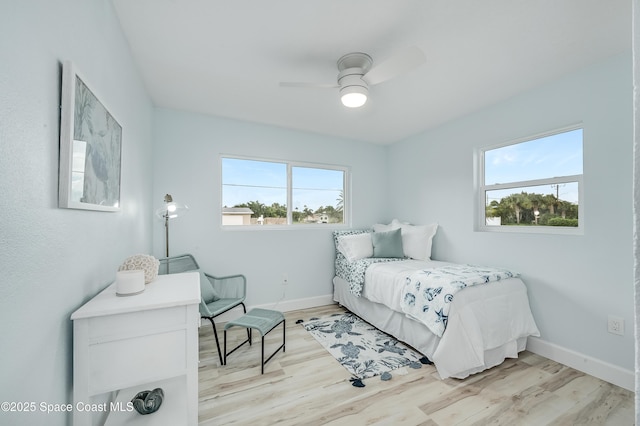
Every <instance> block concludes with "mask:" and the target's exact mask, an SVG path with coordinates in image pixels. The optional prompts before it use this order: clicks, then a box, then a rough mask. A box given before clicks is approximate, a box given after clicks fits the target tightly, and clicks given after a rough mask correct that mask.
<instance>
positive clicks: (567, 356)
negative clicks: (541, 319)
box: [527, 337, 635, 392]
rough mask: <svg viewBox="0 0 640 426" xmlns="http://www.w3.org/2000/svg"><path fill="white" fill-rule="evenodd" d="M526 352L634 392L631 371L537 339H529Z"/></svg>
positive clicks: (632, 373)
mask: <svg viewBox="0 0 640 426" xmlns="http://www.w3.org/2000/svg"><path fill="white" fill-rule="evenodd" d="M527 350H528V351H530V352H533V353H535V354H538V355H540V356H543V357H545V358H549V359H551V360H553V361H556V362H559V363H561V364H564V365H566V366H568V367H571V368H575V369H576V370H578V371H582V372H583V373H587V374H589V375H591V376H594V377H597V378H598V379H601V380H605V381H607V382H609V383H613V384H614V385H616V386H620V387H621V388H625V389H627V390H630V391H632V392H633V391H634V390H635V374H634V372H633V371H631V370H626V369H624V368H621V367H618V366H617V365H613V364H610V363H608V362H605V361H602V360H599V359H596V358H593V357H590V356H587V355H584V354H581V353H578V352H575V351H572V350H570V349H567V348H563V347H562V346H558V345H556V344H554V343H550V342H547V341H545V340H542V339H540V338H537V337H529V339H528V340H527Z"/></svg>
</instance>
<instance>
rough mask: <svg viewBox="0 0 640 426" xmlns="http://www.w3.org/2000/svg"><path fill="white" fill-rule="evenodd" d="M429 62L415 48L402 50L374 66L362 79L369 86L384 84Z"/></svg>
mask: <svg viewBox="0 0 640 426" xmlns="http://www.w3.org/2000/svg"><path fill="white" fill-rule="evenodd" d="M426 60H427V57H426V55H425V54H424V52H423V51H422V50H420V49H419V48H417V47H415V46H413V47H409V48H407V49H404V50H401V51H399V52H397V53H395V54H394V55H392V56H391V57H390V58H388V59H387V60H385V61H383V62H381V63H380V64H378V65H374V66H373V68H371V70H369V72H368V73H366V74H365V75H364V76H363V77H362V79H363V80H364V81H365V82H367V84H369V85H374V84H378V83H382V82H383V81H387V80H389V79H392V78H393V77H395V76H397V75H400V74H403V73H405V72H407V71H409V70H412V69H413V68H416V67H418V66H420V65H422V64H423V63H425V62H426Z"/></svg>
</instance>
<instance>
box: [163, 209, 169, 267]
mask: <svg viewBox="0 0 640 426" xmlns="http://www.w3.org/2000/svg"><path fill="white" fill-rule="evenodd" d="M164 240H165V245H166V250H165V251H166V257H169V213H165V214H164Z"/></svg>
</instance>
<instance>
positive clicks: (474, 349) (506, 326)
mask: <svg viewBox="0 0 640 426" xmlns="http://www.w3.org/2000/svg"><path fill="white" fill-rule="evenodd" d="M376 228H377V229H376ZM436 229H437V225H428V226H422V227H417V226H415V227H414V226H412V225H408V224H402V223H400V222H398V221H395V220H394V222H392V223H391V224H389V225H375V226H374V228H373V229H360V230H338V231H334V233H333V236H334V243H335V246H336V258H335V267H336V273H335V277H334V279H333V284H334V294H333V297H334V300H335V301H336V302H338V303H339V304H340V305H342V306H344V307H345V308H347V309H348V310H349V311H351V312H353V313H354V314H356V315H357V316H359V317H360V318H362V319H363V320H365V321H367V322H369V323H370V324H372V325H373V326H375V327H377V328H378V329H380V330H382V331H384V332H386V333H388V334H390V335H392V336H394V337H396V338H397V339H399V340H400V341H403V342H405V343H407V344H409V345H410V346H412V347H413V348H414V349H416V350H418V351H419V352H421V353H422V354H423V355H425V356H426V357H427V358H429V359H430V360H431V361H433V363H434V364H435V367H436V369H437V371H438V374H439V375H440V377H441V378H442V379H445V378H448V377H453V378H458V379H463V378H465V377H467V376H469V375H471V374H475V373H478V372H480V371H483V370H486V369H488V368H491V367H493V366H496V365H499V364H501V363H502V362H503V361H504V360H505V359H506V358H517V356H518V353H519V352H521V351H523V350H524V349H525V347H526V343H527V337H528V336H539V335H540V333H539V331H538V328H537V326H536V323H535V321H534V319H533V316H532V314H531V309H530V307H529V299H528V297H527V289H526V287H525V285H524V283H523V281H522V280H521V279H520V277H519V276H518V275H517V274H515V273H511V272H509V271H506V270H499V271H501V272H500V273H502V272H504V273H506V275H502V276H499V277H497V278H496V279H492V280H486V282H482V283H476V284H474V285H467V284H464V285H460V284H459V283H458V284H456V285H457V286H458V287H460V289H459V290H456V292H455V293H453V295H451V294H448V295H447V296H451V297H449V298H448V300H447V301H446V302H442V303H445V304H446V305H447V312H446V315H445V316H443V314H442V312H441V311H442V308H440V310H438V309H431V311H437V312H438V315H439V316H436V317H435V318H436V320H435V322H442V323H443V324H435V325H438V326H440V327H442V330H438V329H437V328H434V324H431V323H430V322H429V321H430V320H428V319H425V318H422V317H420V313H419V312H417V311H416V309H415V307H416V306H418V307H421V306H422V304H421V303H414V304H413V305H412V304H411V302H412V297H413V294H412V292H413V293H416V294H418V292H414V291H413V289H414V287H415V288H419V287H420V284H421V283H420V281H421V282H422V286H423V288H422V291H421V292H420V293H423V294H425V295H426V296H425V297H429V298H431V297H432V296H433V295H431V294H429V291H431V290H432V288H436V287H437V288H441V287H442V286H427V285H426V281H425V280H426V278H425V275H428V274H432V273H434V271H449V270H457V269H455V268H461V267H462V268H463V269H464V268H467V269H468V265H455V264H452V263H448V262H439V261H435V260H431V259H430V257H431V241H432V238H433V235H434V234H435V230H436ZM387 234H393V235H394V236H395V237H394V239H395V243H394V244H395V245H396V248H395V249H396V251H397V250H398V247H397V245H398V244H401V245H402V246H403V247H402V249H400V253H401V255H400V254H398V253H393V252H389V249H388V247H386V246H385V248H384V250H376V248H378V247H382V245H381V244H379V241H380V238H382V236H384V238H387V239H388V235H387ZM398 235H400V236H401V239H400V242H398V238H397V236H398ZM374 239H377V241H376V240H374ZM372 240H373V241H372ZM369 241H372V242H371V243H369ZM376 242H377V243H378V245H376ZM370 246H371V248H370ZM385 250H386V251H385ZM373 251H375V252H376V253H375V255H374V254H373ZM386 255H393V256H389V257H386ZM484 270H485V269H483V271H484ZM490 270H491V271H494V270H493V269H490ZM445 273H448V272H445ZM483 276H484V277H485V278H486V274H485V275H483ZM416 284H417V286H416ZM427 287H429V288H428V289H427ZM445 288H447V287H446V286H445ZM427 290H429V291H427ZM443 293H447V291H446V290H445V291H444V292H443ZM425 300H426V299H425ZM414 305H415V306H414ZM411 309H414V310H413V311H412V310H411ZM422 309H424V310H426V311H428V310H429V309H428V308H427V307H424V308H421V309H418V311H421V310H422ZM431 315H434V314H433V313H431ZM438 318H439V319H440V320H442V321H439V319H438Z"/></svg>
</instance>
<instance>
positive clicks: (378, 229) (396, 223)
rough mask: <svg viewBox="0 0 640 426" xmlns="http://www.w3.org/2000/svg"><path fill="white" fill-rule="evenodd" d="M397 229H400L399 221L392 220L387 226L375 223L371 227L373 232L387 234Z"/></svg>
mask: <svg viewBox="0 0 640 426" xmlns="http://www.w3.org/2000/svg"><path fill="white" fill-rule="evenodd" d="M398 228H400V221H399V220H398V219H393V220H392V221H391V223H390V224H388V225H385V224H384V223H376V224H375V225H373V232H389V231H393V230H394V229H398Z"/></svg>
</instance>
